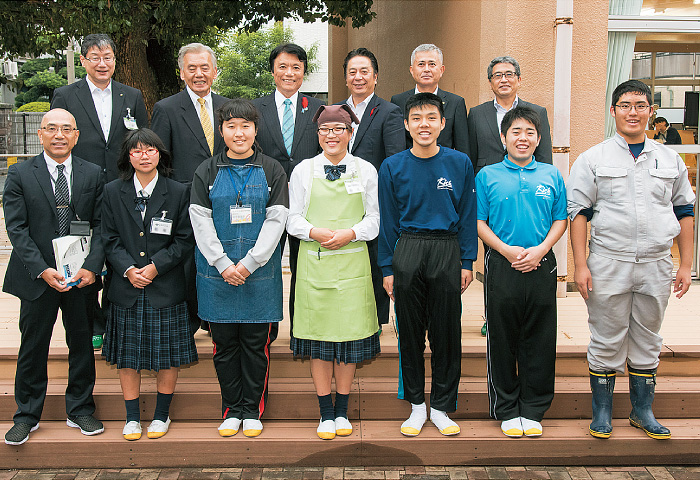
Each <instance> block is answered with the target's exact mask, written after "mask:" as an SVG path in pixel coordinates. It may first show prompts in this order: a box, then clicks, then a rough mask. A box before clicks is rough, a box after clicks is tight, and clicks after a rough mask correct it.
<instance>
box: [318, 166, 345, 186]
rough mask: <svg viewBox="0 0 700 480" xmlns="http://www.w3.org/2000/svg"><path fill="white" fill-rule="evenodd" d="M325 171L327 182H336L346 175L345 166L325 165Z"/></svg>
mask: <svg viewBox="0 0 700 480" xmlns="http://www.w3.org/2000/svg"><path fill="white" fill-rule="evenodd" d="M323 171H324V172H325V173H326V180H330V181H331V182H335V181H336V180H338V179H339V178H340V175H341V174H343V173H345V165H324V166H323Z"/></svg>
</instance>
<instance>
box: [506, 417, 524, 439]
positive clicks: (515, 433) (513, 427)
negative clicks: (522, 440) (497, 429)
mask: <svg viewBox="0 0 700 480" xmlns="http://www.w3.org/2000/svg"><path fill="white" fill-rule="evenodd" d="M501 431H502V432H503V434H504V435H506V436H507V437H522V436H523V425H522V423H520V417H515V418H511V419H510V420H505V421H503V422H501Z"/></svg>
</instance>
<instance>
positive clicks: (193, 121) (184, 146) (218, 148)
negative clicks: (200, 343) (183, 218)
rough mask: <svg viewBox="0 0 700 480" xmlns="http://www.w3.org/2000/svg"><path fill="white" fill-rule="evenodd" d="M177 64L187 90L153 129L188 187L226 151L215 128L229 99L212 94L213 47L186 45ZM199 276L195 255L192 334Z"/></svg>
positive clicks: (188, 273) (161, 105) (162, 108)
mask: <svg viewBox="0 0 700 480" xmlns="http://www.w3.org/2000/svg"><path fill="white" fill-rule="evenodd" d="M177 64H178V65H179V67H180V78H181V79H182V80H183V81H184V82H185V89H184V90H183V91H181V92H180V93H176V94H175V95H171V96H170V97H168V98H164V99H163V100H160V101H159V102H157V103H156V104H155V105H154V106H153V116H152V117H151V130H153V131H154V132H156V134H158V136H159V137H160V139H161V140H162V141H163V144H164V145H165V148H166V149H167V150H168V151H170V155H171V158H172V168H173V176H172V178H173V179H175V180H177V181H178V182H181V183H184V184H185V185H188V186H189V185H190V184H191V183H192V178H193V177H194V171H195V170H196V169H197V167H198V166H199V164H200V163H202V162H203V161H204V160H206V159H208V158H210V157H212V156H214V155H216V154H217V153H220V152H222V151H223V150H224V147H225V144H224V139H223V138H221V132H219V129H218V128H216V127H215V125H217V124H218V122H217V120H216V111H217V110H218V109H219V107H221V106H222V105H223V104H224V103H226V101H227V100H228V98H226V97H222V96H221V95H217V94H215V93H213V92H212V91H211V86H212V84H213V83H214V79H215V78H216V75H217V72H218V71H217V69H216V55H214V51H213V50H212V49H211V48H209V47H207V46H206V45H203V44H201V43H190V44H188V45H185V46H184V47H182V48H181V49H180V51H179V53H178V56H177ZM196 275H197V272H196V269H195V265H194V256H192V257H190V258H188V259H187V260H186V261H185V282H186V286H187V308H188V310H189V316H190V323H191V327H192V330H193V332H194V331H197V328H199V325H200V321H199V316H198V315H197V308H198V307H197V289H196V286H195V285H196ZM205 325H206V324H204V325H203V326H205Z"/></svg>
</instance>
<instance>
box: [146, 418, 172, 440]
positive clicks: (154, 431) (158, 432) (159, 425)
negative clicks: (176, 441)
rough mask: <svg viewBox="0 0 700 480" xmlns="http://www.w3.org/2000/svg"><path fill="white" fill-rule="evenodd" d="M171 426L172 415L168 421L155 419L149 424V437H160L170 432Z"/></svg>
mask: <svg viewBox="0 0 700 480" xmlns="http://www.w3.org/2000/svg"><path fill="white" fill-rule="evenodd" d="M169 427H170V417H168V419H167V420H166V421H162V420H153V421H152V422H151V424H150V425H149V426H148V433H147V435H148V438H160V437H162V436H163V435H165V434H166V433H168V428H169Z"/></svg>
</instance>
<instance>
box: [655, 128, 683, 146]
mask: <svg viewBox="0 0 700 480" xmlns="http://www.w3.org/2000/svg"><path fill="white" fill-rule="evenodd" d="M658 138H659V134H658V133H657V134H654V140H657V139H658ZM682 143H683V141H682V140H681V134H680V133H678V130H676V129H675V128H673V127H668V128H667V129H666V142H665V144H666V145H680V144H682Z"/></svg>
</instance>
